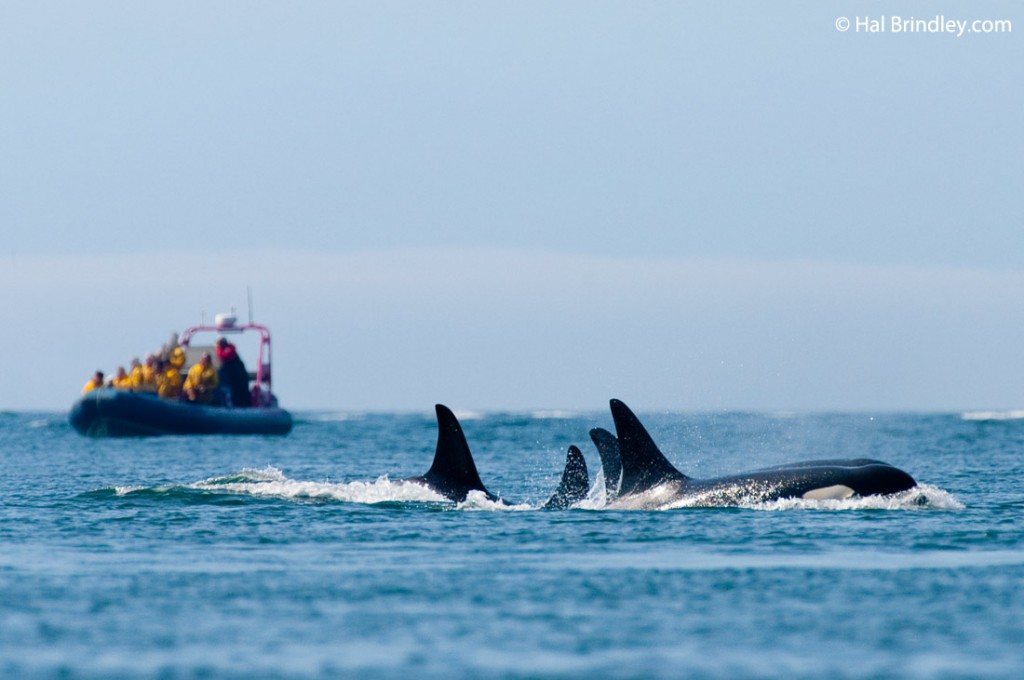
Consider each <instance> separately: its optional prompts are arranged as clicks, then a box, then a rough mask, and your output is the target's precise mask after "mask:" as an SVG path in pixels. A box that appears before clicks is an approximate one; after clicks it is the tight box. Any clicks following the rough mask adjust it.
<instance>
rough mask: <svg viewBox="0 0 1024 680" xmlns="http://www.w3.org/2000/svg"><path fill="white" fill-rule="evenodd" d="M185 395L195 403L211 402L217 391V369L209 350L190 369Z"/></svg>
mask: <svg viewBox="0 0 1024 680" xmlns="http://www.w3.org/2000/svg"><path fill="white" fill-rule="evenodd" d="M184 389H185V396H186V397H188V400H189V401H191V402H192V403H195V404H210V403H212V402H213V398H214V395H215V394H216V392H217V371H216V370H215V369H214V368H213V360H212V359H211V358H210V353H209V352H203V355H202V357H200V359H199V362H198V363H196V364H195V365H194V366H192V368H190V369H189V370H188V377H186V378H185V388H184Z"/></svg>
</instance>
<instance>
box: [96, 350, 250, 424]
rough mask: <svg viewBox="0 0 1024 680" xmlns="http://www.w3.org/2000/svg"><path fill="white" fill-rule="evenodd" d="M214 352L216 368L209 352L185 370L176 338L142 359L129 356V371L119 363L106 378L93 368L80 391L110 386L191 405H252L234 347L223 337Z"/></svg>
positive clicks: (243, 366)
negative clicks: (112, 373)
mask: <svg viewBox="0 0 1024 680" xmlns="http://www.w3.org/2000/svg"><path fill="white" fill-rule="evenodd" d="M214 351H215V352H216V354H217V359H218V360H219V364H220V368H219V369H217V368H214V366H213V357H211V356H210V353H209V352H203V354H202V356H200V358H199V361H197V362H196V363H195V364H193V365H192V366H191V367H190V368H189V369H188V371H187V372H184V371H183V369H184V367H185V350H184V349H183V348H182V347H181V346H180V345H178V344H177V338H176V337H175V338H174V339H173V341H172V342H171V343H168V345H165V346H164V348H163V349H162V350H161V351H160V352H158V353H155V354H148V355H146V360H145V362H140V361H139V360H138V359H132V362H131V368H130V370H127V371H126V370H125V369H124V367H123V366H119V367H118V369H117V373H116V374H115V375H114V377H112V378H110V379H108V380H106V381H104V375H103V372H102V371H96V373H95V374H94V375H93V377H92V379H91V380H89V382H87V383H86V384H85V387H83V388H82V394H86V393H88V392H91V391H92V390H94V389H97V388H99V387H110V388H113V389H116V390H126V391H129V392H143V393H149V394H155V395H157V396H159V397H162V398H164V399H175V400H185V401H189V402H192V403H194V404H206V405H220V406H234V407H247V406H251V405H252V396H251V395H250V393H249V373H248V371H246V368H245V364H244V363H243V362H242V359H241V357H239V356H238V351H237V350H236V349H235V346H234V345H232V344H231V343H230V342H228V341H227V339H226V338H218V339H217V344H216V345H215V346H214Z"/></svg>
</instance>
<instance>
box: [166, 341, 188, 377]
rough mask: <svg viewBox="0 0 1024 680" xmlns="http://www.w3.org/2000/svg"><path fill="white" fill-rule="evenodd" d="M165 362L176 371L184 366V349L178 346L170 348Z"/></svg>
mask: <svg viewBox="0 0 1024 680" xmlns="http://www.w3.org/2000/svg"><path fill="white" fill-rule="evenodd" d="M167 364H168V365H169V366H170V367H171V368H173V369H175V370H178V371H180V370H181V369H183V368H184V367H185V350H183V349H182V348H181V347H180V346H179V347H175V348H174V349H172V350H171V351H170V352H169V353H168V355H167Z"/></svg>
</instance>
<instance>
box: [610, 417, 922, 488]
mask: <svg viewBox="0 0 1024 680" xmlns="http://www.w3.org/2000/svg"><path fill="white" fill-rule="evenodd" d="M611 411H612V418H613V419H614V421H615V431H616V439H617V440H618V449H619V458H620V460H619V464H620V466H621V479H620V482H619V484H618V486H617V489H616V493H615V496H614V497H612V496H610V497H609V502H610V503H613V504H614V505H617V506H620V507H662V506H665V505H670V504H672V503H674V502H677V501H680V500H683V499H687V500H692V501H693V504H695V505H736V504H738V503H741V502H764V501H771V500H777V499H780V498H809V499H828V498H848V497H850V496H854V495H857V496H874V495H878V494H893V493H898V492H900V491H906V490H907V489H911V488H913V487H915V486H917V482H915V481H914V478H913V477H911V476H910V475H909V474H907V473H906V472H904V471H903V470H900V469H899V468H896V467H893V466H892V465H889V464H888V463H884V462H882V461H880V460H873V459H870V458H853V459H829V460H810V461H803V462H798V463H789V464H786V465H778V466H774V467H769V468H763V469H760V470H751V471H749V472H743V473H739V474H735V475H728V476H725V477H716V478H714V479H692V478H690V477H687V476H686V475H684V474H683V473H682V472H680V471H679V470H677V469H676V468H675V467H674V466H673V465H672V464H671V463H670V462H669V461H668V459H667V458H665V456H664V454H662V452H661V451H660V450H659V449H658V446H657V445H656V444H655V443H654V440H653V439H652V438H651V436H650V434H648V432H647V430H646V429H645V428H644V426H643V425H642V424H641V423H640V420H639V419H638V418H637V417H636V415H635V414H634V413H633V412H632V411H631V410H630V409H629V407H628V406H626V405H625V404H624V403H622V402H621V401H619V400H618V399H612V400H611ZM591 436H592V438H594V439H595V442H597V441H598V438H597V437H594V433H593V432H592V433H591ZM604 448H605V450H606V451H607V450H608V449H609V448H610V447H608V445H607V444H605V445H604ZM604 455H606V454H604V453H603V454H602V460H604Z"/></svg>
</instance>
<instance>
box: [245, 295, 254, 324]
mask: <svg viewBox="0 0 1024 680" xmlns="http://www.w3.org/2000/svg"><path fill="white" fill-rule="evenodd" d="M245 296H246V298H248V300H249V325H250V326H251V325H252V286H246V287H245Z"/></svg>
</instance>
